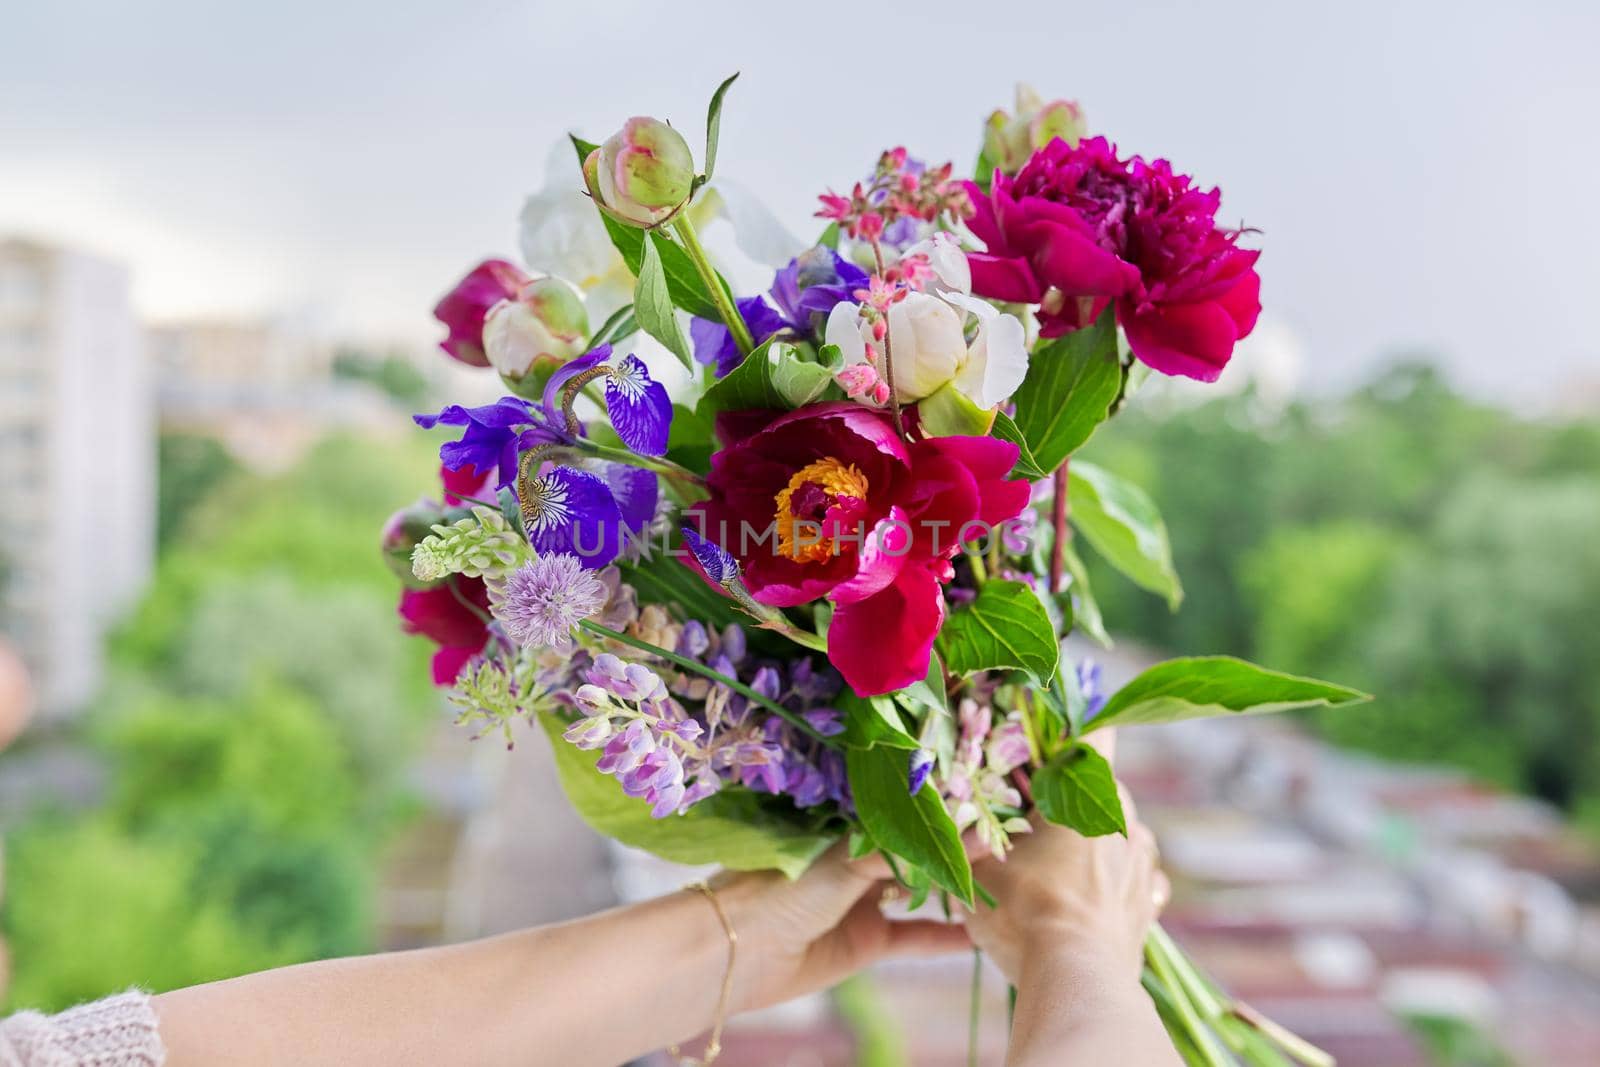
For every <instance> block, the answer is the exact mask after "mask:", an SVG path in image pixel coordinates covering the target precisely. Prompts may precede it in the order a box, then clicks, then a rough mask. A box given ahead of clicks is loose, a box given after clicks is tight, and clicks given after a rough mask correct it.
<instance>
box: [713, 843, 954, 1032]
mask: <svg viewBox="0 0 1600 1067" xmlns="http://www.w3.org/2000/svg"><path fill="white" fill-rule="evenodd" d="M712 888H713V889H714V890H715V891H716V894H717V899H718V900H719V901H720V902H721V904H722V906H723V908H724V909H726V911H727V915H728V919H729V921H730V922H731V923H732V925H733V929H734V931H735V932H736V933H737V934H738V938H739V940H738V950H737V952H736V954H735V963H734V969H733V975H734V984H733V1005H732V1010H733V1011H736V1012H737V1011H750V1010H752V1009H755V1008H762V1007H766V1006H767V1005H770V1004H778V1003H781V1002H783V1001H785V1000H789V999H791V998H793V997H797V996H801V995H802V994H805V993H811V992H815V991H816V990H819V989H826V988H828V987H829V986H832V985H834V984H835V983H837V982H839V981H841V980H842V979H844V978H846V977H848V976H850V975H852V974H854V973H855V972H856V971H859V970H861V969H862V968H863V967H867V966H869V965H871V964H873V963H876V962H878V961H879V960H885V959H892V958H897V957H909V956H935V955H942V954H945V953H950V952H958V951H961V950H963V949H970V948H971V947H972V942H971V941H970V940H969V939H968V937H967V931H966V928H965V927H963V926H960V925H958V924H951V923H944V922H938V921H931V920H926V919H903V920H891V919H888V918H886V917H885V916H884V914H883V911H882V905H883V902H884V896H885V890H888V889H891V888H894V889H896V890H898V886H897V884H896V883H895V882H894V881H893V880H892V879H891V877H890V872H889V867H888V865H887V863H885V861H884V859H883V857H882V856H879V855H876V854H874V855H872V856H866V857H863V858H861V859H859V860H851V859H849V858H848V854H847V852H846V847H845V843H844V842H842V841H841V842H840V843H839V844H838V845H836V846H834V847H833V848H832V849H830V850H829V851H828V852H827V853H825V854H824V855H823V856H822V858H821V859H819V860H817V862H816V863H814V864H812V865H811V868H810V869H809V870H808V871H806V872H805V874H803V875H801V876H800V877H799V878H798V879H795V880H793V881H790V880H789V879H787V878H785V877H784V876H783V875H782V874H779V873H776V872H760V873H750V874H723V875H721V876H719V877H718V878H717V879H716V880H715V881H713V882H712Z"/></svg>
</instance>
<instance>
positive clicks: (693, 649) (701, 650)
mask: <svg viewBox="0 0 1600 1067" xmlns="http://www.w3.org/2000/svg"><path fill="white" fill-rule="evenodd" d="M710 647H711V635H710V634H709V633H707V632H706V624H705V623H703V622H701V621H700V620H699V619H690V620H689V621H688V622H686V623H684V624H683V632H682V633H680V634H678V646H677V647H676V648H674V649H673V651H674V652H676V653H677V654H678V655H680V656H687V657H689V658H690V659H695V660H697V659H699V658H700V657H701V656H703V655H705V654H706V650H707V649H709V648H710Z"/></svg>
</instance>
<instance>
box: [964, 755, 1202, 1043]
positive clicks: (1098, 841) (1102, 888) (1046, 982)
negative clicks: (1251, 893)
mask: <svg viewBox="0 0 1600 1067" xmlns="http://www.w3.org/2000/svg"><path fill="white" fill-rule="evenodd" d="M1095 740H1096V742H1097V745H1098V746H1099V747H1100V748H1101V750H1102V751H1103V752H1105V754H1106V755H1107V757H1108V758H1109V757H1110V755H1111V749H1112V747H1113V745H1112V739H1111V738H1110V737H1105V738H1103V739H1102V738H1101V737H1099V736H1097V737H1096V739H1095ZM1122 806H1123V812H1124V814H1125V815H1126V816H1127V821H1128V835H1127V837H1123V836H1121V835H1110V836H1106V837H1084V836H1082V835H1081V834H1079V833H1077V832H1075V831H1072V830H1068V829H1067V828H1066V827H1063V826H1056V825H1053V824H1052V823H1048V822H1046V821H1044V819H1042V818H1040V817H1039V815H1038V813H1037V812H1035V813H1034V815H1033V816H1032V818H1030V820H1029V821H1030V822H1031V823H1032V824H1033V832H1032V833H1030V834H1025V835H1022V836H1019V837H1016V838H1013V841H1014V842H1015V846H1016V847H1015V848H1013V849H1012V851H1011V854H1010V855H1009V856H1007V857H1006V860H1005V862H1003V863H1002V862H1000V861H997V860H994V859H988V860H984V861H982V862H980V863H978V864H976V865H974V867H973V876H974V877H975V878H976V879H977V880H978V882H979V883H980V884H981V885H982V886H983V887H984V888H985V889H987V890H988V891H989V892H990V893H991V894H992V895H993V896H994V898H995V901H996V905H997V906H996V907H993V908H989V907H985V906H983V905H981V904H980V905H979V906H978V909H977V910H976V911H974V912H973V913H971V914H970V915H968V916H967V929H968V931H969V932H970V933H971V936H972V941H973V943H974V944H976V945H977V946H978V947H979V948H981V949H983V950H984V951H985V952H986V953H988V954H989V957H990V958H991V959H992V960H994V962H995V964H996V966H998V967H999V968H1000V970H1001V971H1002V972H1003V973H1004V974H1005V976H1006V978H1007V979H1009V980H1010V982H1011V983H1012V984H1013V985H1015V986H1016V987H1017V1010H1016V1017H1015V1020H1014V1022H1013V1025H1012V1032H1011V1049H1010V1053H1009V1055H1008V1057H1007V1063H1009V1064H1012V1065H1023V1064H1026V1065H1030V1067H1031V1065H1032V1064H1035V1063H1037V1064H1046V1063H1050V1064H1054V1063H1099V1062H1110V1061H1113V1060H1115V1061H1119V1062H1124V1063H1137V1064H1140V1065H1141V1067H1142V1065H1146V1064H1148V1065H1152V1067H1154V1065H1156V1064H1177V1063H1178V1062H1179V1061H1178V1058H1177V1053H1176V1052H1175V1051H1174V1050H1173V1048H1172V1045H1171V1043H1170V1042H1169V1041H1168V1040H1167V1037H1166V1033H1165V1031H1164V1030H1163V1029H1162V1026H1161V1021H1160V1019H1158V1018H1157V1016H1156V1014H1155V1009H1154V1008H1153V1007H1152V1006H1151V1003H1150V1000H1149V998H1148V997H1146V996H1145V994H1144V991H1143V990H1142V989H1141V988H1140V986H1139V973H1140V970H1141V967H1142V960H1143V956H1144V939H1145V935H1146V933H1148V932H1149V929H1150V924H1151V923H1152V922H1154V921H1155V918H1156V915H1157V913H1158V912H1159V911H1160V910H1161V906H1162V905H1163V904H1164V903H1165V902H1166V898H1167V895H1168V892H1169V888H1170V887H1169V886H1168V883H1167V879H1166V876H1165V875H1164V874H1162V873H1161V872H1160V870H1158V869H1157V867H1156V858H1157V855H1156V845H1155V838H1154V836H1153V835H1152V834H1151V833H1150V830H1149V829H1148V828H1147V827H1146V826H1145V825H1144V824H1143V823H1141V822H1139V821H1138V817H1137V814H1136V813H1135V812H1134V809H1133V802H1132V801H1131V800H1130V799H1129V798H1128V796H1127V795H1126V793H1124V794H1123V798H1122Z"/></svg>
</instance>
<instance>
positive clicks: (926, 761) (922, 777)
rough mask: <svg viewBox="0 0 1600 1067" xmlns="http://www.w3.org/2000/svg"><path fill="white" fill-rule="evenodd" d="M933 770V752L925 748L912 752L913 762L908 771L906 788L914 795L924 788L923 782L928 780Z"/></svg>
mask: <svg viewBox="0 0 1600 1067" xmlns="http://www.w3.org/2000/svg"><path fill="white" fill-rule="evenodd" d="M932 771H933V753H932V752H929V751H928V750H927V749H925V748H919V749H917V750H916V751H915V752H913V753H911V764H910V767H909V768H908V769H907V772H906V788H907V789H909V790H910V791H911V793H912V795H915V794H916V792H917V790H919V789H921V788H922V783H924V782H926V781H927V780H928V775H929V774H930V773H931V772H932Z"/></svg>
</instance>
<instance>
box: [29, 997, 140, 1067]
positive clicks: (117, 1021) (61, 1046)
mask: <svg viewBox="0 0 1600 1067" xmlns="http://www.w3.org/2000/svg"><path fill="white" fill-rule="evenodd" d="M156 1025H157V1019H156V1012H155V1008H154V1007H152V1006H151V1003H150V997H149V996H148V995H146V994H144V993H141V992H139V991H138V990H136V989H134V990H129V991H128V992H126V993H119V994H118V995H116V996H114V997H107V998H106V999H104V1000H97V1001H94V1002H93V1003H90V1004H82V1005H79V1006H78V1007H76V1008H72V1009H70V1010H68V1011H64V1012H62V1013H61V1014H60V1015H40V1014H39V1013H38V1012H33V1011H25V1012H22V1013H21V1014H19V1015H14V1016H12V1017H11V1018H9V1019H5V1020H0V1067H161V1064H162V1063H163V1062H165V1060H166V1058H167V1055H166V1049H165V1048H163V1047H162V1044H161V1036H160V1034H158V1033H157V1032H156Z"/></svg>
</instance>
